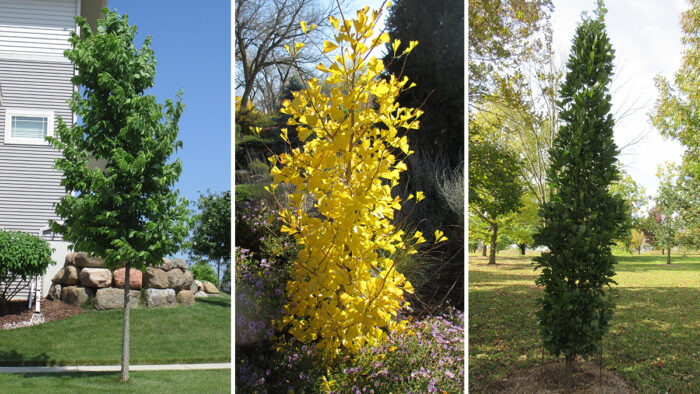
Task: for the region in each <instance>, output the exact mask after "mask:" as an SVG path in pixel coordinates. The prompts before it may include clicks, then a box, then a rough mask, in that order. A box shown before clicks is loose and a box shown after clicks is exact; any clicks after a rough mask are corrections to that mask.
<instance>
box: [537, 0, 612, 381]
mask: <svg viewBox="0 0 700 394" xmlns="http://www.w3.org/2000/svg"><path fill="white" fill-rule="evenodd" d="M596 13H597V18H596V19H591V18H585V19H584V20H583V21H582V23H581V24H580V25H579V26H578V27H577V29H576V34H575V36H574V39H573V44H572V45H573V46H572V48H571V55H570V56H569V61H568V65H567V66H568V70H569V71H568V73H567V75H566V78H565V81H564V83H563V84H562V86H561V89H560V97H561V100H560V101H559V106H560V110H561V111H560V119H561V120H562V121H563V123H562V125H561V126H560V128H559V134H558V135H557V137H556V139H555V140H554V147H553V148H552V150H551V151H550V160H551V163H552V164H551V166H550V169H549V172H548V179H549V182H550V185H551V188H552V194H551V196H550V198H549V201H548V202H547V203H545V204H544V205H543V207H542V210H541V215H542V217H543V219H544V223H543V227H542V228H541V229H540V231H539V232H538V233H537V234H535V237H534V239H535V243H536V244H538V245H542V246H546V247H547V248H548V249H549V252H546V253H542V255H541V256H539V257H536V258H535V259H534V260H535V265H536V267H537V268H539V269H541V271H540V276H539V278H538V279H537V280H536V283H537V285H539V286H543V287H544V293H543V296H542V297H541V298H540V299H539V300H538V302H539V304H540V305H541V309H540V310H538V311H537V313H536V316H537V321H538V326H539V331H540V334H541V336H542V340H543V343H544V346H545V348H546V349H547V350H548V351H549V352H550V353H552V354H554V355H555V356H557V355H559V354H561V353H563V354H564V356H565V357H566V387H567V388H568V389H570V388H571V387H572V371H573V363H574V359H575V357H576V355H582V356H587V355H591V354H593V353H595V352H596V351H597V350H598V347H599V344H600V341H601V339H602V337H603V335H604V334H605V333H606V332H607V330H608V326H609V322H610V319H611V317H612V313H613V307H614V305H613V302H612V301H611V299H610V297H609V294H607V292H606V291H605V290H604V286H608V287H609V286H610V285H611V284H613V283H615V282H614V281H613V279H612V277H613V275H614V274H615V272H614V265H615V263H616V261H615V258H614V257H613V255H612V251H611V246H612V245H613V244H614V241H613V240H614V239H615V238H616V237H617V236H618V234H619V232H620V228H621V225H622V223H623V221H624V217H625V206H624V202H623V201H622V199H620V198H619V197H618V196H615V195H612V194H611V193H610V191H609V189H610V184H611V183H613V182H614V181H615V180H616V179H618V176H619V175H618V169H617V167H616V163H617V154H618V149H617V146H616V145H615V142H614V140H613V124H614V121H613V117H612V115H611V113H610V108H611V104H610V101H611V97H610V94H609V93H608V89H609V85H610V82H611V75H612V69H613V63H612V61H613V56H614V55H613V53H614V51H613V49H612V46H611V45H610V41H609V39H608V36H607V33H606V31H605V23H604V20H603V19H604V15H605V8H604V7H603V5H602V2H599V6H598V10H597V12H596Z"/></svg>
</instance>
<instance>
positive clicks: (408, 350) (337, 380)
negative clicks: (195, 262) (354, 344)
mask: <svg viewBox="0 0 700 394" xmlns="http://www.w3.org/2000/svg"><path fill="white" fill-rule="evenodd" d="M279 228H280V223H279V221H278V219H277V216H276V211H275V209H273V208H272V207H271V206H269V205H267V204H266V203H265V202H262V201H259V202H253V201H245V202H239V203H237V206H236V241H237V245H238V246H236V248H235V255H236V256H235V257H236V295H235V296H236V319H235V338H236V345H235V346H236V361H235V366H234V368H235V374H236V391H240V392H258V393H264V392H270V393H272V392H288V391H289V390H294V392H297V393H299V392H314V393H315V392H353V393H354V392H367V393H372V392H377V393H381V392H402V393H410V392H414V393H418V392H447V393H461V392H463V390H464V389H463V387H464V315H463V313H461V312H460V311H458V310H455V309H454V308H450V307H445V308H443V310H442V311H441V312H440V313H434V314H433V315H423V316H409V315H407V311H406V310H402V311H401V312H400V313H399V315H398V316H397V319H406V320H408V321H409V322H410V324H409V329H408V330H407V331H405V332H402V333H400V334H396V335H392V336H389V339H388V340H387V341H386V342H385V343H382V344H381V345H379V346H375V347H370V346H366V347H364V348H362V349H361V350H360V352H359V353H357V354H350V353H342V354H341V355H340V356H338V357H335V358H333V359H331V358H329V357H328V356H327V355H326V354H325V353H323V352H321V351H320V350H319V349H317V346H316V343H317V342H318V340H317V341H313V342H310V343H301V342H299V341H298V340H296V339H295V338H294V337H293V336H291V335H289V333H288V332H286V331H280V326H279V325H278V324H273V321H279V319H281V317H282V316H283V314H284V313H285V310H284V305H285V304H286V303H287V302H288V297H287V295H286V282H287V280H289V279H290V277H291V273H290V265H291V264H292V262H293V261H294V258H295V256H296V253H297V252H298V250H299V248H298V247H297V246H296V245H295V243H294V240H293V239H292V238H290V237H286V236H283V235H280V232H279Z"/></svg>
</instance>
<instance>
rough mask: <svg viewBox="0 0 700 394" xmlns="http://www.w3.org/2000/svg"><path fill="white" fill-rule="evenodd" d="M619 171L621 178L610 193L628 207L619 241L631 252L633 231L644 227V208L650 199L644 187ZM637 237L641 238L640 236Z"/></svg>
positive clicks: (614, 183) (611, 187) (612, 186)
mask: <svg viewBox="0 0 700 394" xmlns="http://www.w3.org/2000/svg"><path fill="white" fill-rule="evenodd" d="M618 169H619V172H620V178H619V179H618V180H617V181H615V182H613V183H612V184H611V185H610V191H611V193H612V194H614V195H616V196H619V197H620V198H621V199H622V200H624V201H625V205H626V206H627V209H626V211H625V212H626V214H625V222H624V223H625V225H624V226H623V229H622V231H621V233H620V236H619V241H620V243H621V244H622V245H624V248H625V250H627V252H630V248H631V247H632V236H633V232H632V230H639V229H640V228H641V227H642V221H643V219H644V207H645V206H646V204H647V202H648V201H649V199H648V198H647V196H646V189H644V187H643V186H641V185H639V184H638V183H637V182H635V181H634V179H632V177H631V176H630V175H629V174H627V172H625V171H624V170H623V169H621V168H619V167H618ZM635 236H636V237H637V238H639V237H638V234H636V235H635ZM638 241H639V240H638V239H637V240H636V241H635V244H636V245H637V244H638ZM637 246H639V245H637Z"/></svg>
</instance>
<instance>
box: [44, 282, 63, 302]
mask: <svg viewBox="0 0 700 394" xmlns="http://www.w3.org/2000/svg"><path fill="white" fill-rule="evenodd" d="M46 298H47V299H49V300H52V301H61V284H60V283H54V284H52V285H51V287H49V294H47V295H46Z"/></svg>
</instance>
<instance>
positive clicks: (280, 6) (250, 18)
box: [235, 0, 337, 108]
mask: <svg viewBox="0 0 700 394" xmlns="http://www.w3.org/2000/svg"><path fill="white" fill-rule="evenodd" d="M335 13H337V7H336V3H335V2H332V1H321V0H238V1H236V18H235V20H236V26H235V55H236V67H237V68H238V69H239V70H240V72H238V73H236V77H237V78H236V79H237V80H236V89H239V88H240V89H241V90H242V92H241V107H242V108H246V106H247V105H248V101H249V100H251V99H252V98H253V96H254V94H255V88H256V86H257V87H258V88H260V87H265V86H272V87H273V88H274V89H275V92H274V93H270V94H268V95H270V96H271V97H275V98H276V97H278V96H279V89H280V88H281V87H282V85H283V84H284V83H285V82H286V80H287V77H288V76H290V75H292V73H293V72H297V73H301V74H305V75H307V76H309V74H308V72H307V71H306V68H305V66H308V65H311V64H313V66H315V65H316V63H318V61H320V59H321V58H320V56H319V55H318V54H316V53H313V52H312V51H307V52H305V53H300V54H298V55H297V57H296V59H294V60H296V61H294V60H293V59H292V57H291V56H290V55H289V53H288V52H287V51H286V49H285V45H288V46H291V47H293V46H294V43H295V42H299V43H306V44H308V43H310V42H312V41H313V42H322V41H323V37H324V31H325V27H327V26H328V23H327V19H328V17H329V16H331V15H334V14H335ZM301 21H305V22H306V23H307V24H308V26H311V25H318V26H319V28H317V29H315V30H314V31H312V32H311V34H310V35H309V36H307V35H305V34H304V33H302V31H301V30H300V29H299V22H301ZM261 77H263V78H267V79H268V80H267V82H265V81H261V80H260V78H261ZM273 80H274V82H273Z"/></svg>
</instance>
